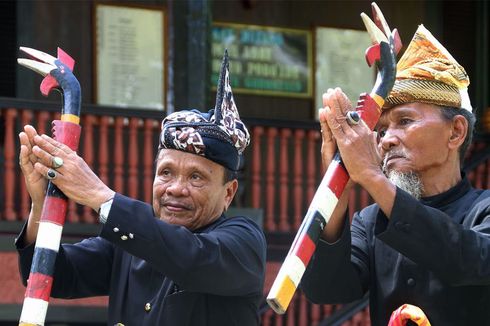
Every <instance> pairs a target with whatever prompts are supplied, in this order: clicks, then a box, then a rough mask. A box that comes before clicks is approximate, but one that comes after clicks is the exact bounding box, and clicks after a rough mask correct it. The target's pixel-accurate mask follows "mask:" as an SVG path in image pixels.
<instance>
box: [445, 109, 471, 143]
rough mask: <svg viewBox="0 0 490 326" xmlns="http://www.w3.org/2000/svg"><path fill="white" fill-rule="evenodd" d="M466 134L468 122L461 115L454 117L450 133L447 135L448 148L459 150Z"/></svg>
mask: <svg viewBox="0 0 490 326" xmlns="http://www.w3.org/2000/svg"><path fill="white" fill-rule="evenodd" d="M467 133H468V121H467V120H466V118H465V117H463V116H462V115H456V116H454V117H453V120H452V124H451V133H450V135H449V148H451V149H457V148H459V147H460V146H461V145H462V144H463V142H464V140H465V139H466V134H467Z"/></svg>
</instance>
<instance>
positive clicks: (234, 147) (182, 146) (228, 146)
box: [159, 51, 250, 171]
mask: <svg viewBox="0 0 490 326" xmlns="http://www.w3.org/2000/svg"><path fill="white" fill-rule="evenodd" d="M249 143H250V134H249V132H248V130H247V127H246V126H245V124H244V123H243V122H242V121H241V120H240V116H239V114H238V109H237V107H236V104H235V100H234V99H233V93H232V90H231V85H230V73H229V63H228V52H227V51H225V55H224V57H223V63H222V65H221V71H220V77H219V81H218V87H217V94H216V105H215V108H214V109H212V110H210V111H208V112H201V111H199V110H196V109H189V110H182V111H178V112H174V113H172V114H170V115H168V116H167V117H166V118H165V119H164V120H163V121H162V132H161V134H160V144H159V149H161V148H169V149H176V150H181V151H185V152H188V153H192V154H197V155H201V156H204V157H205V158H207V159H209V160H211V161H214V162H216V163H218V164H221V165H223V166H224V167H226V168H228V169H230V170H232V171H237V170H238V169H239V165H240V159H241V156H242V155H243V151H244V150H245V148H246V147H247V146H248V145H249Z"/></svg>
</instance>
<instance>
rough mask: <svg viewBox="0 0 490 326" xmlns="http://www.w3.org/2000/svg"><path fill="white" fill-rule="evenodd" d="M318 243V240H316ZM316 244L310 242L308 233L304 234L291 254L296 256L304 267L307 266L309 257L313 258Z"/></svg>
mask: <svg viewBox="0 0 490 326" xmlns="http://www.w3.org/2000/svg"><path fill="white" fill-rule="evenodd" d="M317 241H318V239H317ZM315 248H316V244H315V243H314V242H313V241H312V240H311V238H310V236H309V235H308V233H306V232H305V233H304V234H302V235H301V238H300V239H299V241H298V243H297V244H296V248H295V249H294V250H293V253H294V254H295V255H296V256H298V258H299V259H301V261H302V262H303V264H305V267H306V266H308V263H309V262H310V259H311V257H312V256H313V252H314V251H315Z"/></svg>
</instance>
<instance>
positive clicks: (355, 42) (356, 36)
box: [315, 27, 376, 119]
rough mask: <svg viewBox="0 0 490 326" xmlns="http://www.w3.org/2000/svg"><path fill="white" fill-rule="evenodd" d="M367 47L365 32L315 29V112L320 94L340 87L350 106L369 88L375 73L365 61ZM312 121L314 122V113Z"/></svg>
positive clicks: (319, 102)
mask: <svg viewBox="0 0 490 326" xmlns="http://www.w3.org/2000/svg"><path fill="white" fill-rule="evenodd" d="M369 46H371V39H370V38H369V34H368V33H367V32H365V31H357V30H350V29H338V28H328V27H317V28H316V29H315V108H316V109H318V108H321V107H322V106H323V103H322V94H323V93H325V92H326V91H327V89H328V88H335V87H340V88H341V89H342V91H344V93H345V94H346V95H347V96H348V97H349V99H350V100H351V102H352V104H353V106H355V105H356V103H357V99H358V98H359V94H360V93H363V92H369V91H370V90H371V88H372V87H373V83H374V80H375V76H376V72H375V69H374V68H372V67H371V68H370V67H369V66H368V65H367V63H366V59H365V52H366V49H367V48H368V47H369ZM315 117H316V118H317V119H318V110H316V113H315Z"/></svg>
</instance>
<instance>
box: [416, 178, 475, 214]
mask: <svg viewBox="0 0 490 326" xmlns="http://www.w3.org/2000/svg"><path fill="white" fill-rule="evenodd" d="M470 188H471V183H470V181H469V180H468V178H467V177H466V175H465V174H464V172H462V173H461V180H460V181H459V182H458V183H457V184H456V185H455V186H454V187H452V188H450V189H448V190H447V191H445V192H443V193H440V194H437V195H434V196H429V197H422V198H421V199H420V202H421V203H422V204H424V205H427V206H431V207H434V208H438V207H443V206H445V205H448V204H450V203H452V202H454V201H456V200H458V199H460V198H461V197H463V196H464V195H465V194H466V193H467V192H468V190H469V189H470Z"/></svg>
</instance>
